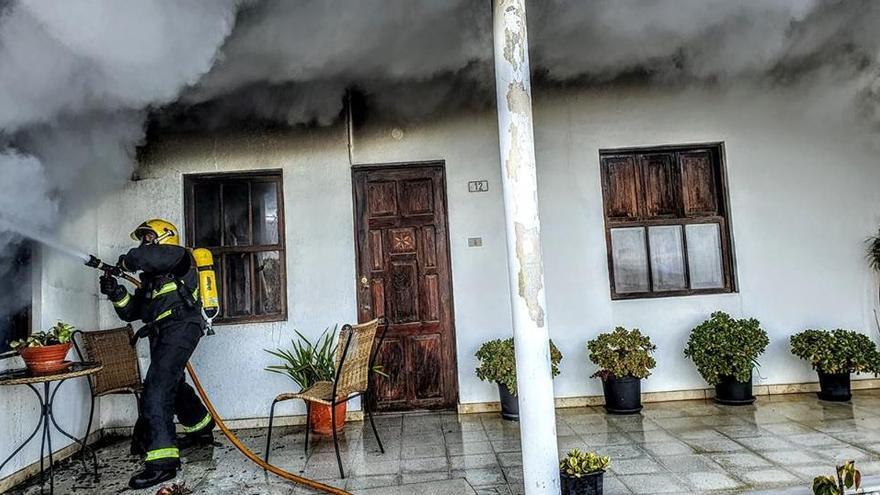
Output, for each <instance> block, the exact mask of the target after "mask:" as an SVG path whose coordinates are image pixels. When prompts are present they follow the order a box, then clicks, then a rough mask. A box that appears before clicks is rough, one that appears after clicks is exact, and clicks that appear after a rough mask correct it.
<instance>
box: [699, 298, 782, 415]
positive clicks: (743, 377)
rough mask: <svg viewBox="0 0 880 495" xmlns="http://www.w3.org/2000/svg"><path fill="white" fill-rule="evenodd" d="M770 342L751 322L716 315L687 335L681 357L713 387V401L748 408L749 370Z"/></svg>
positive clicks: (721, 314)
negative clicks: (686, 341) (686, 359)
mask: <svg viewBox="0 0 880 495" xmlns="http://www.w3.org/2000/svg"><path fill="white" fill-rule="evenodd" d="M769 343H770V339H768V338H767V332H765V331H764V330H763V329H762V328H761V323H760V322H759V321H758V320H756V319H754V318H748V319H746V318H743V319H739V320H738V319H735V318H731V316H730V315H728V314H727V313H724V312H721V311H716V312H715V313H712V316H711V317H710V318H709V319H708V320H706V321H704V322H703V323H701V324H700V325H699V326H698V327H696V328H694V329H693V330H692V331H691V335H690V338H689V339H688V343H687V347H685V349H684V355H685V357H688V358H690V359H691V360H692V361H693V362H694V364H695V365H696V366H697V371H699V372H700V375H702V377H703V379H704V380H706V382H707V383H709V384H710V385H714V386H715V401H716V402H719V403H721V404H728V405H744V404H751V403H752V402H754V401H755V397H754V395H752V368H754V367H755V366H758V356H760V355H761V354H762V353H763V352H764V349H766V348H767V344H769Z"/></svg>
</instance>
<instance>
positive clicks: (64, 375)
mask: <svg viewBox="0 0 880 495" xmlns="http://www.w3.org/2000/svg"><path fill="white" fill-rule="evenodd" d="M103 368H104V367H103V366H102V365H101V364H100V363H73V364H71V366H70V367H69V368H68V369H66V370H64V371H59V372H57V373H49V374H45V375H37V374H33V373H31V372H30V371H28V370H27V369H26V368H19V369H13V370H8V371H4V372H2V373H0V386H13V385H27V387H28V388H30V389H31V390H33V391H34V393H35V394H36V395H37V399H38V400H39V401H40V421H39V422H38V423H37V427H36V428H34V431H33V433H31V434H30V436H29V437H27V439H26V440H25V441H24V442H23V443H22V444H21V445H19V446H18V447H17V448H16V449H15V450H13V451H12V454H10V455H9V457H7V458H6V460H5V461H3V463H2V464H0V470H2V469H3V467H4V466H5V465H6V464H7V463H8V462H9V461H10V460H12V458H13V457H15V455H16V454H18V453H19V452H21V450H22V449H23V448H24V447H25V446H26V445H27V444H28V443H30V441H31V440H33V438H34V437H35V436H37V432H38V431H40V429H42V430H43V435H42V439H41V441H40V486H41V487H42V486H43V485H45V472H44V471H45V470H44V467H43V456H44V453H45V450H44V449H48V451H49V493H50V494H51V493H54V492H55V478H54V476H55V470H54V464H55V463H54V461H53V459H52V432H51V429H50V427H49V423H50V422H51V424H52V425H53V426H54V427H55V429H56V430H58V431H59V432H60V433H61V434H62V435H64V436H66V437H67V438H69V439H71V440H73V441H74V442H76V443H78V444H80V447H81V448H82V452H83V455H82V462H83V467H84V468H85V469H88V464H87V461H86V457H85V451H86V450H87V451H88V452H89V453H90V454H91V456H92V465H93V468H94V474H95V480H96V481H97V479H98V456H97V455H95V452H94V451H93V450H92V449H91V448H90V447H88V446H87V445H86V439H87V438H88V432H86V436H85V437H84V438H83V439H82V440H79V439H77V438H76V437H74V436H73V435H71V434H70V433H67V432H66V431H64V430H63V429H62V428H61V427H60V426H58V422H57V421H55V414H54V413H53V411H52V406H53V403H54V402H55V394H56V393H58V389H59V388H60V387H61V384H62V383H64V382H65V381H66V380H69V379H71V378H80V377H84V376H89V375H91V374H93V373H97V372H99V371H101V370H102V369H103ZM52 382H58V383H57V384H56V385H55V387H54V390H53V389H52V386H51V385H52ZM39 384H42V385H43V386H42V387H40V388H42V392H41V391H40V388H38V387H37V386H36V385H39Z"/></svg>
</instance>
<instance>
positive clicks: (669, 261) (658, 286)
mask: <svg viewBox="0 0 880 495" xmlns="http://www.w3.org/2000/svg"><path fill="white" fill-rule="evenodd" d="M648 242H649V243H650V244H649V245H650V246H651V280H652V282H653V286H654V290H655V291H665V290H682V289H686V288H687V285H686V284H685V281H684V249H683V246H682V238H681V226H680V225H664V226H662V227H648Z"/></svg>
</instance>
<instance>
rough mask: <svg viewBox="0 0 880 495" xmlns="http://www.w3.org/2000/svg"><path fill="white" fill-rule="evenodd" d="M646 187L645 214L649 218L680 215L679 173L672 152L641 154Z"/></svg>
mask: <svg viewBox="0 0 880 495" xmlns="http://www.w3.org/2000/svg"><path fill="white" fill-rule="evenodd" d="M639 165H640V166H641V169H642V177H643V178H644V187H645V216H646V217H647V218H676V217H678V216H679V206H678V205H679V200H678V189H679V187H678V184H679V180H678V173H677V170H676V169H677V166H676V163H675V156H674V155H673V154H672V153H657V154H650V155H639Z"/></svg>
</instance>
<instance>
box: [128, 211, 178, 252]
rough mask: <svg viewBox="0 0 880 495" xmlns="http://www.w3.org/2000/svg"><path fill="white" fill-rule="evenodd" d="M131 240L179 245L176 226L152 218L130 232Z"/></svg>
mask: <svg viewBox="0 0 880 495" xmlns="http://www.w3.org/2000/svg"><path fill="white" fill-rule="evenodd" d="M131 238H132V240H135V241H138V242H140V243H141V244H142V245H143V244H170V245H174V246H179V245H180V237H178V234H177V227H175V226H174V224H173V223H171V222H169V221H167V220H162V219H159V218H154V219H152V220H147V221H146V222H144V223H142V224H140V225H138V227H137V228H136V229H134V232H132V233H131Z"/></svg>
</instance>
